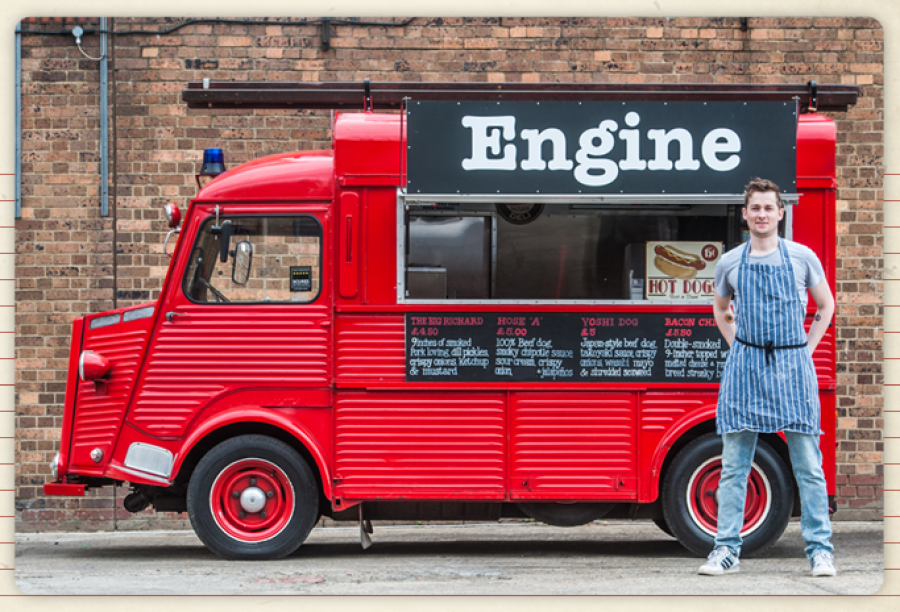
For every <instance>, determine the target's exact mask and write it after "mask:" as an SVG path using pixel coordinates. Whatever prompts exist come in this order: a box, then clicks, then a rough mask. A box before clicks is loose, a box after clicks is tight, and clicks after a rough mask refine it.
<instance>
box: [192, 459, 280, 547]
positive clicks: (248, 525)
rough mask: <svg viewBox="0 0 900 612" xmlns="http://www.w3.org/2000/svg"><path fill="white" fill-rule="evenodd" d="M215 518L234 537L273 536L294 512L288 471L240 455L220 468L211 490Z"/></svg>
mask: <svg viewBox="0 0 900 612" xmlns="http://www.w3.org/2000/svg"><path fill="white" fill-rule="evenodd" d="M209 504H210V508H211V510H212V515H213V519H214V520H215V521H216V523H217V524H218V525H219V527H220V528H221V529H222V531H224V532H225V533H227V534H228V535H229V536H231V537H232V538H235V539H236V540H240V541H242V542H262V541H264V540H268V539H271V538H274V537H275V536H277V535H278V534H279V533H281V532H282V530H284V528H285V527H287V524H288V522H290V520H291V517H292V516H293V515H294V505H295V504H294V487H293V486H291V481H290V479H289V478H288V477H287V474H285V473H284V471H283V470H282V469H281V468H279V467H278V466H277V465H275V464H274V463H271V462H269V461H265V460H264V459H241V460H240V461H235V462H234V463H232V464H231V465H229V466H228V467H226V468H225V469H224V470H222V471H221V472H219V475H218V476H216V480H215V482H213V486H212V490H211V491H210V494H209Z"/></svg>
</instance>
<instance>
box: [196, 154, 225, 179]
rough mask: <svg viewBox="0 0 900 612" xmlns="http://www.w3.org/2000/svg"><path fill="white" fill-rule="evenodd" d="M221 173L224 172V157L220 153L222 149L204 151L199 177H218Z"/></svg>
mask: <svg viewBox="0 0 900 612" xmlns="http://www.w3.org/2000/svg"><path fill="white" fill-rule="evenodd" d="M223 172H225V155H224V154H223V153H222V149H218V148H215V149H206V150H204V151H203V166H202V167H201V168H200V176H219V175H220V174H222V173H223Z"/></svg>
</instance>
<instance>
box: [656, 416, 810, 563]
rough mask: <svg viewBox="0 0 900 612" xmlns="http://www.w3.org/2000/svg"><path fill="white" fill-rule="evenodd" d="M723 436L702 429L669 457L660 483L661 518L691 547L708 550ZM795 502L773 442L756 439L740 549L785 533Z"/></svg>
mask: <svg viewBox="0 0 900 612" xmlns="http://www.w3.org/2000/svg"><path fill="white" fill-rule="evenodd" d="M721 474H722V439H721V438H720V437H719V436H717V435H715V434H706V435H704V436H701V437H700V438H697V439H696V440H694V441H693V442H691V443H690V444H688V445H687V446H686V447H685V448H684V449H683V450H682V451H681V452H680V453H678V455H677V456H676V457H675V459H674V461H672V465H671V466H670V467H669V470H668V473H667V474H666V479H665V483H664V484H663V489H662V504H663V515H664V522H665V524H666V525H668V527H669V529H671V533H672V535H674V536H675V537H676V538H678V541H679V542H681V544H682V545H683V546H684V547H685V548H687V549H688V550H690V551H691V552H692V553H694V554H696V555H699V556H703V557H705V556H706V555H707V554H708V553H709V551H711V550H712V547H713V543H714V540H715V535H716V518H717V516H718V510H719V495H718V493H719V479H720V477H721ZM793 506H794V489H793V486H792V485H791V474H790V471H789V469H788V467H787V466H786V465H785V464H784V462H783V461H782V460H781V457H779V456H778V453H776V452H775V451H774V450H772V447H771V446H769V445H768V444H766V442H765V441H763V440H759V441H758V442H757V445H756V456H755V457H754V461H753V465H752V467H751V469H750V476H749V477H748V479H747V500H746V505H745V507H744V527H743V529H742V531H741V537H742V538H743V544H742V546H741V555H742V556H746V555H752V554H753V553H758V552H762V551H763V550H764V549H766V548H767V547H768V546H770V545H771V544H773V543H774V542H775V541H776V540H778V538H780V537H781V534H782V533H784V529H785V527H787V524H788V521H789V520H790V517H791V510H792V509H793Z"/></svg>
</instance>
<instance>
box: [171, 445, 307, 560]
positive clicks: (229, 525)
mask: <svg viewBox="0 0 900 612" xmlns="http://www.w3.org/2000/svg"><path fill="white" fill-rule="evenodd" d="M187 509H188V516H189V517H190V519H191V525H193V527H194V531H195V532H196V533H197V536H198V537H199V538H200V540H201V541H202V542H203V543H204V544H205V545H206V546H207V548H209V549H210V550H212V551H213V552H214V553H216V554H217V555H219V556H221V557H224V558H226V559H279V558H281V557H284V556H287V555H289V554H290V553H292V552H293V551H294V550H296V549H297V548H298V547H299V546H300V545H301V544H302V543H303V541H304V540H305V539H306V537H307V536H308V535H309V532H310V531H311V530H312V528H313V526H314V525H315V522H316V517H317V516H318V490H317V488H316V480H315V477H314V476H313V473H312V470H311V469H310V468H309V466H308V465H307V463H306V461H304V460H303V458H302V457H301V456H300V455H299V453H297V451H295V450H294V449H293V448H291V447H290V446H288V445H287V444H285V443H284V442H281V441H279V440H275V439H274V438H269V437H266V436H259V435H247V436H239V437H237V438H231V439H230V440H226V441H225V442H222V443H221V444H219V445H218V446H216V447H214V448H213V449H212V450H211V451H209V452H208V453H207V454H206V455H205V456H204V457H203V459H201V460H200V463H198V464H197V468H196V469H195V470H194V473H193V475H192V476H191V480H190V483H189V484H188V492H187Z"/></svg>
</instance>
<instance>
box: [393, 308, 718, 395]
mask: <svg viewBox="0 0 900 612" xmlns="http://www.w3.org/2000/svg"><path fill="white" fill-rule="evenodd" d="M727 354H728V344H727V343H726V342H725V340H724V339H723V338H722V335H721V334H720V333H719V330H718V328H717V327H716V322H715V319H714V318H713V317H712V316H711V315H705V314H703V315H693V314H670V313H633V312H629V313H602V314H590V313H578V312H554V313H548V312H542V313H497V312H491V313H487V312H484V313H470V312H467V313H453V314H450V313H437V312H426V313H407V315H406V380H407V381H410V382H413V381H428V382H438V381H447V382H451V381H452V382H502V381H511V382H554V381H555V382H682V383H700V382H702V383H707V382H719V380H720V379H721V376H722V369H723V367H724V365H725V358H726V356H727Z"/></svg>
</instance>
